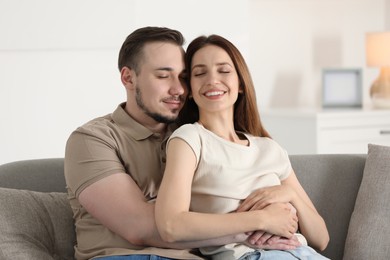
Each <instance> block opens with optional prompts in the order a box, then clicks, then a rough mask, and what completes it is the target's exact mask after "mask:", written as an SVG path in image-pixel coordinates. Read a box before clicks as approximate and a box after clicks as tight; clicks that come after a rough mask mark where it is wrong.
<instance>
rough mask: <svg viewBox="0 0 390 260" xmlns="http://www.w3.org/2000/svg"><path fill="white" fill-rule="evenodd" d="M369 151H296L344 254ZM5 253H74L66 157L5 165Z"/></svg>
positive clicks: (295, 161) (333, 245)
mask: <svg viewBox="0 0 390 260" xmlns="http://www.w3.org/2000/svg"><path fill="white" fill-rule="evenodd" d="M366 158H367V155H292V156H290V159H291V162H292V165H293V168H294V169H295V172H296V174H297V176H298V178H299V180H300V181H301V183H302V185H303V187H304V188H305V190H306V191H307V193H308V194H309V196H310V197H311V199H312V200H313V202H314V204H315V205H316V207H317V209H318V210H319V212H320V214H321V215H322V216H323V217H324V219H325V221H326V223H327V226H328V230H329V233H330V237H331V240H330V243H329V246H328V247H327V249H326V250H325V251H324V252H322V253H323V254H324V255H325V256H327V257H329V258H330V259H335V260H337V259H342V258H343V253H344V246H345V242H346V237H347V233H348V227H349V223H350V219H351V215H352V212H353V210H354V206H355V201H356V197H357V194H358V191H359V186H360V184H361V181H362V176H363V171H364V167H365V162H366ZM0 187H2V188H0V211H1V213H0V230H1V231H0V232H1V234H0V259H30V260H34V259H37V260H38V259H39V260H45V259H72V258H73V246H74V244H75V233H74V225H73V221H72V211H71V209H70V206H69V205H68V203H67V199H66V194H65V191H66V190H65V181H64V176H63V159H62V158H55V159H39V160H27V161H18V162H13V163H8V164H3V165H1V166H0Z"/></svg>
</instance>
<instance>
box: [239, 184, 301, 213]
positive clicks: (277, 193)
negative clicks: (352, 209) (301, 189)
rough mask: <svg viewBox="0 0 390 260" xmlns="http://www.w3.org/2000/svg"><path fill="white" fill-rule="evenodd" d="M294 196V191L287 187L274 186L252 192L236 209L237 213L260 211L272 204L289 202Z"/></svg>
mask: <svg viewBox="0 0 390 260" xmlns="http://www.w3.org/2000/svg"><path fill="white" fill-rule="evenodd" d="M294 196H295V192H294V190H293V189H292V188H291V187H290V186H288V185H276V186H270V187H265V188H261V189H258V190H256V191H254V192H252V193H251V194H250V195H249V196H248V197H247V198H246V199H245V200H244V201H243V202H242V203H241V205H240V206H239V207H238V209H237V212H243V211H249V210H256V209H257V210H261V209H264V208H265V207H266V206H268V205H270V204H272V203H287V202H291V201H292V200H293V198H294Z"/></svg>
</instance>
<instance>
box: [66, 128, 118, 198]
mask: <svg viewBox="0 0 390 260" xmlns="http://www.w3.org/2000/svg"><path fill="white" fill-rule="evenodd" d="M64 163H65V169H64V172H65V179H66V184H67V186H68V189H71V190H72V192H73V193H74V194H75V195H76V197H78V195H79V194H80V192H81V191H82V190H83V189H84V188H86V187H87V186H89V185H90V184H92V183H94V182H96V181H97V180H100V179H102V178H104V177H106V176H108V175H111V174H114V173H119V172H125V169H124V166H123V164H122V163H121V161H120V159H119V157H118V155H117V148H116V147H115V144H114V142H113V141H112V140H110V138H109V137H105V136H104V135H102V134H101V133H94V132H93V131H90V132H85V131H81V130H76V131H75V132H73V133H72V134H71V136H70V137H69V139H68V141H67V144H66V151H65V162H64Z"/></svg>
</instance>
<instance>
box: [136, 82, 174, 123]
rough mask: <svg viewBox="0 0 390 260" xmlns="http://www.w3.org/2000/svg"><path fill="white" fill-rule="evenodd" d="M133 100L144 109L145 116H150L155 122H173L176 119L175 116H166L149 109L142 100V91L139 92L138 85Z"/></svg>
mask: <svg viewBox="0 0 390 260" xmlns="http://www.w3.org/2000/svg"><path fill="white" fill-rule="evenodd" d="M135 100H136V102H137V105H138V107H139V108H141V109H142V111H144V112H145V114H146V115H147V116H149V117H151V118H152V119H154V121H156V122H159V123H164V124H171V123H173V122H175V121H176V119H177V116H171V117H168V116H164V115H162V114H160V113H157V112H152V111H150V110H149V109H148V108H147V107H146V106H145V104H144V102H143V99H142V92H141V89H140V88H139V87H136V88H135Z"/></svg>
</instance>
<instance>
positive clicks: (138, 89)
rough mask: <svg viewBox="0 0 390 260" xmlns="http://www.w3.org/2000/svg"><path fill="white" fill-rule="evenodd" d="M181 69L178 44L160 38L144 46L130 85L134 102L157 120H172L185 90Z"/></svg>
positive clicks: (175, 116)
mask: <svg viewBox="0 0 390 260" xmlns="http://www.w3.org/2000/svg"><path fill="white" fill-rule="evenodd" d="M184 69H185V66H184V57H183V51H182V48H181V47H179V46H177V45H174V44H172V43H164V42H153V43H148V44H146V45H145V46H144V50H143V56H142V58H141V63H140V66H139V72H138V75H136V82H135V84H134V87H135V99H136V103H137V106H138V108H139V109H140V110H141V111H142V112H143V113H144V114H145V115H146V116H147V117H149V118H152V119H153V120H154V121H156V122H160V123H171V122H173V121H175V120H176V118H177V116H178V114H179V112H180V109H181V108H182V107H183V104H184V100H185V98H186V95H187V94H188V92H187V88H186V86H185V85H184V77H185V75H184Z"/></svg>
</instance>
